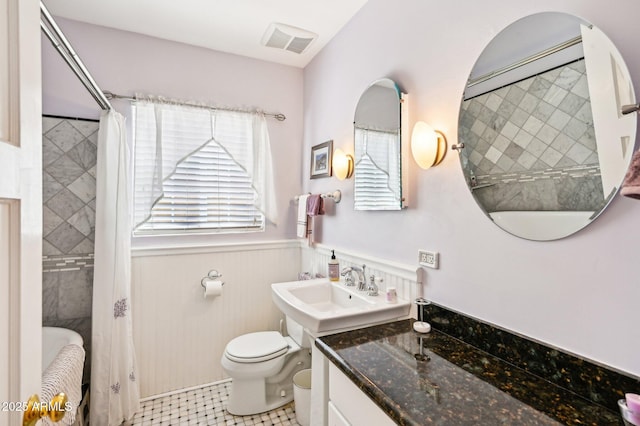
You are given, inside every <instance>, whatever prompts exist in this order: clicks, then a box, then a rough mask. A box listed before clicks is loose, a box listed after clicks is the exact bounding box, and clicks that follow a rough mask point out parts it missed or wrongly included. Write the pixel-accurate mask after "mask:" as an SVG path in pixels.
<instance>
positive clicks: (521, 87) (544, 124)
mask: <svg viewBox="0 0 640 426" xmlns="http://www.w3.org/2000/svg"><path fill="white" fill-rule="evenodd" d="M460 141H461V142H464V144H465V148H464V150H463V151H462V155H461V158H462V161H463V165H464V170H465V177H466V178H467V180H468V181H471V179H473V178H475V180H476V182H477V185H478V186H479V187H480V186H481V185H483V187H480V188H477V189H476V190H475V191H474V195H475V196H476V197H477V198H478V199H479V201H480V202H481V204H483V205H484V206H485V207H486V208H487V211H489V212H491V211H500V210H537V209H543V210H596V209H598V208H599V207H600V206H601V205H602V203H603V202H604V199H605V196H606V195H607V194H603V189H602V182H601V178H600V168H599V163H598V152H597V148H596V142H595V134H594V129H593V117H592V114H591V102H590V97H589V90H588V85H587V77H586V69H585V64H584V60H583V59H581V60H578V61H575V62H572V63H570V64H567V65H565V66H561V67H558V68H555V69H553V70H550V71H547V72H544V73H541V74H538V75H536V76H534V77H531V78H528V79H526V80H522V81H519V82H517V83H514V84H511V85H508V86H505V87H502V88H500V89H497V90H494V91H492V92H489V93H485V94H483V95H480V96H477V97H474V98H472V99H468V100H466V101H464V102H463V104H462V113H461V117H460ZM484 185H488V186H484ZM489 185H490V186H489ZM533 194H545V196H544V197H542V198H541V197H539V196H535V197H532V196H530V195H533Z"/></svg>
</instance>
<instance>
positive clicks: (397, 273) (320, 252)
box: [301, 244, 424, 318]
mask: <svg viewBox="0 0 640 426" xmlns="http://www.w3.org/2000/svg"><path fill="white" fill-rule="evenodd" d="M331 250H332V248H329V247H328V246H325V245H322V244H316V245H315V247H314V248H307V247H305V249H304V250H303V251H302V256H301V259H302V266H301V270H303V271H307V272H310V273H312V275H315V274H316V273H318V274H322V275H324V276H327V274H328V262H329V259H330V258H331ZM335 255H336V258H337V259H338V261H339V262H340V270H342V269H343V268H345V267H347V266H353V265H356V266H362V265H366V269H365V273H366V278H367V280H369V276H371V275H375V276H376V277H380V278H382V280H383V281H382V284H380V286H379V287H380V292H381V293H384V292H385V290H386V289H387V288H388V287H395V288H396V292H397V293H398V297H399V298H402V299H405V300H410V301H414V300H415V299H416V293H417V291H416V289H417V284H416V283H417V280H418V279H417V275H418V274H417V270H418V269H419V268H416V267H411V266H408V265H404V264H399V263H394V262H389V261H386V260H384V259H379V258H375V257H371V256H368V255H365V254H362V253H354V252H350V251H344V250H340V249H336V250H335ZM419 285H421V286H422V285H424V283H421V284H419ZM410 316H412V317H413V318H415V317H416V307H415V304H412V306H411V312H410Z"/></svg>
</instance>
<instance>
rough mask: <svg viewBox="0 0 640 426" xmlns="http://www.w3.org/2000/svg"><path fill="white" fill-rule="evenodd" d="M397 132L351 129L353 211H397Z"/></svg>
mask: <svg viewBox="0 0 640 426" xmlns="http://www.w3.org/2000/svg"><path fill="white" fill-rule="evenodd" d="M399 140H400V133H399V131H397V130H396V131H385V130H373V129H363V128H359V127H356V129H355V155H356V159H357V161H358V162H357V167H356V173H355V179H354V180H355V183H354V193H355V194H356V195H355V196H354V198H355V209H356V210H397V209H398V206H399V205H400V201H401V199H402V194H401V191H402V189H401V186H402V185H401V178H400V162H399V161H398V159H399V158H400V152H399V146H398V141H399Z"/></svg>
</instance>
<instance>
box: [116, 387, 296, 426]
mask: <svg viewBox="0 0 640 426" xmlns="http://www.w3.org/2000/svg"><path fill="white" fill-rule="evenodd" d="M230 388H231V382H222V383H218V384H214V385H211V386H207V387H204V388H200V389H194V390H189V391H185V392H182V393H178V394H174V395H170V396H165V397H160V398H156V399H152V400H149V401H145V402H143V403H142V404H141V410H140V412H139V413H138V414H136V415H135V416H134V418H133V419H132V420H131V421H128V422H124V423H123V424H122V426H152V425H153V426H156V425H172V426H173V425H198V426H209V425H225V426H226V425H238V426H240V425H242V426H244V425H278V426H280V425H282V426H284V425H288V426H293V425H298V422H297V421H296V414H295V410H294V405H293V402H291V403H289V404H287V405H285V406H283V407H281V408H279V409H277V410H273V411H269V412H267V413H262V414H256V415H253V416H232V415H231V414H229V413H228V412H227V411H226V405H227V400H228V398H229V390H230Z"/></svg>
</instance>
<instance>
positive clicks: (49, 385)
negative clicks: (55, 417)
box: [40, 344, 85, 425]
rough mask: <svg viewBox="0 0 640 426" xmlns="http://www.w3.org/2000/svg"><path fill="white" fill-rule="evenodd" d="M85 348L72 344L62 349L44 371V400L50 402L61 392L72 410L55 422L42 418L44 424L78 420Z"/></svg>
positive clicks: (67, 423) (71, 422) (66, 423)
mask: <svg viewBox="0 0 640 426" xmlns="http://www.w3.org/2000/svg"><path fill="white" fill-rule="evenodd" d="M84 355H85V354H84V349H83V348H82V347H81V346H78V345H74V344H70V345H67V346H65V347H64V348H62V349H60V353H58V355H57V356H56V357H55V359H54V360H53V361H52V362H51V365H49V367H47V369H46V370H45V371H44V373H42V394H41V395H40V396H41V401H42V402H50V401H51V399H52V398H53V397H54V396H56V395H57V394H58V393H60V392H64V393H65V394H66V395H67V398H68V403H70V404H71V410H70V411H67V412H66V413H65V414H64V417H63V419H62V420H61V421H60V422H58V423H53V422H52V421H51V420H49V419H48V418H44V419H42V420H41V422H42V424H44V425H53V424H56V425H59V424H64V425H71V424H73V423H74V422H75V421H76V410H77V409H78V405H80V402H82V371H83V370H84Z"/></svg>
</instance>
